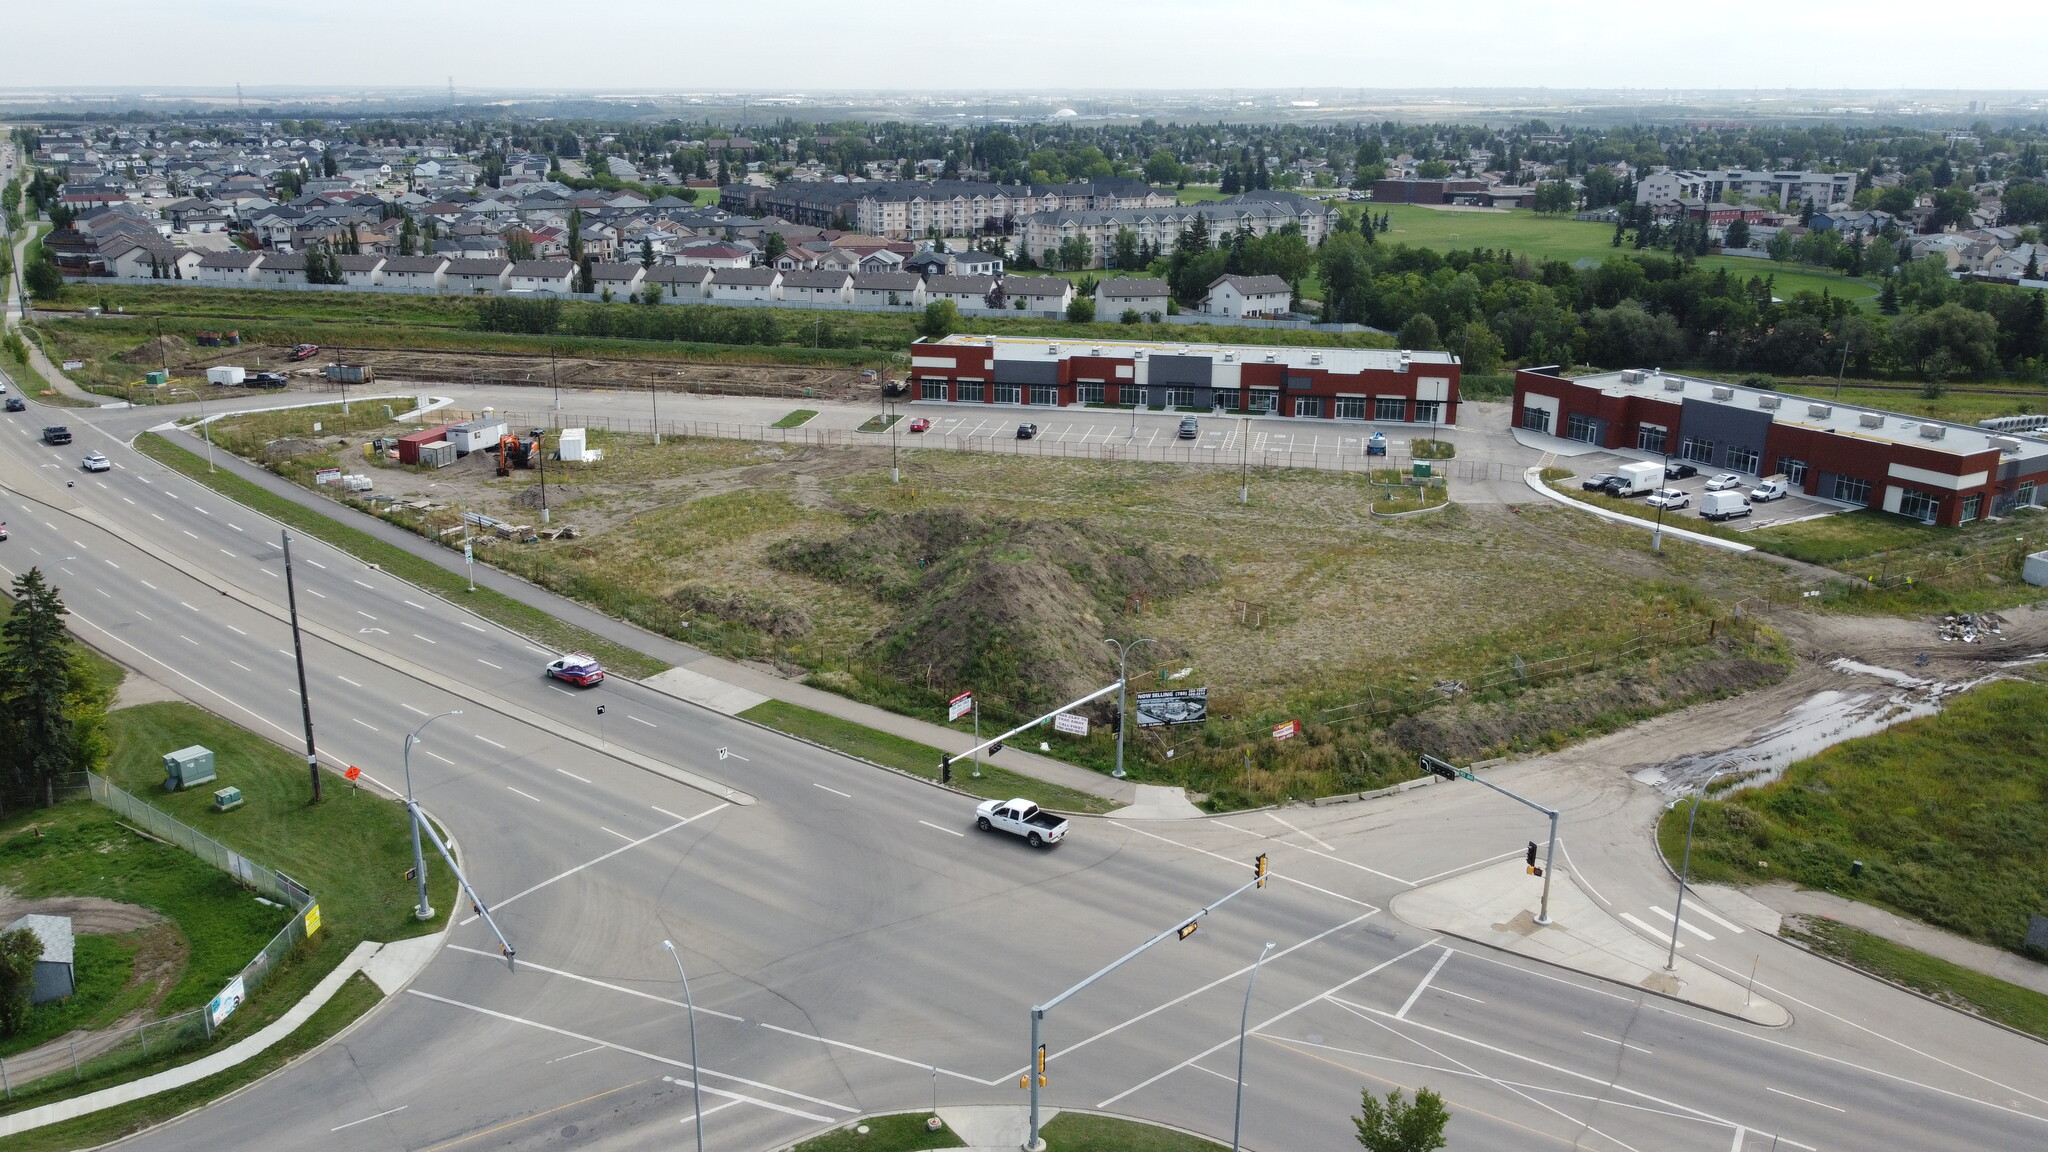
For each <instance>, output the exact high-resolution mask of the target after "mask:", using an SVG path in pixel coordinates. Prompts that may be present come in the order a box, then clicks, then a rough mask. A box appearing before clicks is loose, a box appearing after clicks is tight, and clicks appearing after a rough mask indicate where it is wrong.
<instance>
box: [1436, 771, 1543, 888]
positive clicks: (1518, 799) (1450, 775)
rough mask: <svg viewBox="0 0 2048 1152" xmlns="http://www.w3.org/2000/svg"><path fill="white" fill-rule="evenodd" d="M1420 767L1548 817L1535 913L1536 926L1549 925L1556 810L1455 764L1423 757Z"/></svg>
mask: <svg viewBox="0 0 2048 1152" xmlns="http://www.w3.org/2000/svg"><path fill="white" fill-rule="evenodd" d="M1422 767H1423V769H1424V770H1425V771H1427V772H1429V774H1430V775H1432V776H1437V777H1441V778H1442V779H1445V780H1456V779H1459V778H1461V777H1462V778H1464V779H1466V780H1470V781H1472V782H1473V783H1474V784H1484V785H1485V786H1486V787H1488V788H1491V789H1493V790H1494V791H1495V792H1498V793H1500V794H1501V795H1503V796H1505V797H1507V798H1508V799H1510V800H1514V801H1516V802H1518V803H1522V804H1527V805H1528V806H1529V807H1531V808H1534V809H1535V810H1537V811H1538V812H1541V813H1543V814H1544V815H1545V816H1548V817H1550V847H1549V848H1548V849H1547V850H1546V851H1545V852H1544V854H1543V904H1542V906H1541V907H1540V908H1538V909H1537V912H1536V922H1537V923H1538V924H1549V923H1550V878H1551V876H1552V875H1553V874H1554V873H1555V872H1556V868H1554V867H1553V866H1552V865H1553V862H1554V861H1555V860H1556V859H1557V809H1555V808H1546V807H1544V806H1543V805H1541V804H1538V803H1537V802H1535V801H1534V800H1531V799H1529V798H1528V797H1527V796H1517V795H1516V794H1514V793H1513V792H1510V791H1508V790H1507V789H1505V788H1503V787H1501V786H1500V785H1498V784H1495V783H1493V782H1492V781H1490V780H1481V779H1480V778H1479V777H1477V776H1474V775H1473V774H1472V773H1470V772H1468V771H1466V770H1465V769H1463V768H1460V767H1458V766H1457V765H1455V764H1447V763H1445V762H1444V761H1442V760H1439V759H1437V758H1436V757H1434V756H1424V757H1423V758H1422ZM1532 867H1533V865H1532Z"/></svg>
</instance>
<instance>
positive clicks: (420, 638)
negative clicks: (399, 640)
mask: <svg viewBox="0 0 2048 1152" xmlns="http://www.w3.org/2000/svg"><path fill="white" fill-rule="evenodd" d="M412 638H413V639H415V640H427V638H426V637H425V636H422V635H420V634H419V633H417V632H415V633H413V634H412ZM427 643H429V644H437V643H439V641H437V640H427Z"/></svg>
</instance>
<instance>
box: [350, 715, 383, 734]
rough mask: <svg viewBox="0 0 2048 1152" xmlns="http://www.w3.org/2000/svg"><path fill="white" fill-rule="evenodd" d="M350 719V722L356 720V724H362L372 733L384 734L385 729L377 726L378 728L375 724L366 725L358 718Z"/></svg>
mask: <svg viewBox="0 0 2048 1152" xmlns="http://www.w3.org/2000/svg"><path fill="white" fill-rule="evenodd" d="M349 719H350V720H355V722H356V723H358V724H362V725H363V727H365V728H368V729H369V730H370V731H372V732H382V731H383V729H382V728H379V727H377V726H376V725H375V724H368V723H364V722H363V721H361V720H356V718H355V717H353V716H351V717H349Z"/></svg>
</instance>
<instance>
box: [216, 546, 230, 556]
mask: <svg viewBox="0 0 2048 1152" xmlns="http://www.w3.org/2000/svg"><path fill="white" fill-rule="evenodd" d="M219 552H220V554H221V555H223V556H233V555H234V553H233V552H230V551H228V550H227V549H225V548H222V549H219Z"/></svg>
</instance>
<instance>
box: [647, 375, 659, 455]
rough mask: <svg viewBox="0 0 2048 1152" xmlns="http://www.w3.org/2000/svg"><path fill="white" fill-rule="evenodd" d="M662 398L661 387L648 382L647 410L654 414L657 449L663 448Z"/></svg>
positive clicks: (650, 381)
mask: <svg viewBox="0 0 2048 1152" xmlns="http://www.w3.org/2000/svg"><path fill="white" fill-rule="evenodd" d="M660 396H661V386H660V385H658V384H656V383H655V382H654V381H652V380H649V381H648V382H647V408H648V410H649V411H650V412H652V413H653V414H654V417H653V423H654V443H655V446H656V447H660V446H661V402H660V399H659V397H660Z"/></svg>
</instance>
